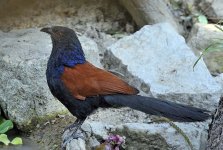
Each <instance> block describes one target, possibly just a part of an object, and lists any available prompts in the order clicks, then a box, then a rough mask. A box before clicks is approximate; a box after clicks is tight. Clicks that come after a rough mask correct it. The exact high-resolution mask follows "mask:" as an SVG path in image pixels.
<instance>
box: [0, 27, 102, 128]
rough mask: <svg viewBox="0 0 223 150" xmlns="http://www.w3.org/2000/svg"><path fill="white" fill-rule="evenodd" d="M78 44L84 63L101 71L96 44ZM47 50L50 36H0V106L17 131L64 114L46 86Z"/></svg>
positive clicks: (88, 41) (37, 33)
mask: <svg viewBox="0 0 223 150" xmlns="http://www.w3.org/2000/svg"><path fill="white" fill-rule="evenodd" d="M80 41H81V42H82V46H83V48H84V50H86V57H87V58H88V60H89V61H90V62H92V63H93V64H95V65H96V66H98V67H102V66H101V64H100V61H99V50H98V47H97V44H96V43H95V42H94V41H92V40H91V39H89V38H86V37H80ZM51 49H52V44H51V39H50V36H49V35H46V34H45V33H42V32H40V31H39V29H38V30H37V29H25V30H14V31H11V32H9V33H4V32H0V58H1V59H0V72H1V74H0V83H1V84H0V105H1V108H2V110H3V112H4V114H5V115H6V116H7V117H8V118H9V119H11V120H12V121H13V122H14V123H15V124H16V126H17V127H18V128H19V129H21V130H25V131H26V130H29V129H30V128H32V127H33V125H35V124H37V123H40V122H42V121H44V120H48V119H49V118H51V117H54V116H55V115H57V114H59V113H66V112H67V109H66V108H65V107H64V106H63V105H62V104H61V103H60V102H59V101H58V100H55V98H54V97H53V96H52V95H51V93H50V91H49V89H48V86H47V83H46V77H45V70H46V64H47V60H48V57H49V55H50V52H51Z"/></svg>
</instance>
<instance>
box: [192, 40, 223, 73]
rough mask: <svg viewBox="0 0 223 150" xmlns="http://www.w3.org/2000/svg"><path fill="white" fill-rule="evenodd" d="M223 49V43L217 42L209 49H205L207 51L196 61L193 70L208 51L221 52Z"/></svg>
mask: <svg viewBox="0 0 223 150" xmlns="http://www.w3.org/2000/svg"><path fill="white" fill-rule="evenodd" d="M222 48H223V43H222V42H219V41H218V42H215V43H212V44H210V45H209V46H208V47H207V48H205V50H204V51H203V52H202V53H201V55H200V56H199V58H198V59H197V60H196V62H195V63H194V65H193V70H194V67H195V66H196V65H197V63H198V61H199V60H200V59H201V57H202V56H203V55H204V54H205V53H207V52H208V51H219V50H222Z"/></svg>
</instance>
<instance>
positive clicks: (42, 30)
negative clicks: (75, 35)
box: [40, 28, 52, 34]
mask: <svg viewBox="0 0 223 150" xmlns="http://www.w3.org/2000/svg"><path fill="white" fill-rule="evenodd" d="M40 31H41V32H46V33H48V34H51V33H52V28H42V29H41V30H40Z"/></svg>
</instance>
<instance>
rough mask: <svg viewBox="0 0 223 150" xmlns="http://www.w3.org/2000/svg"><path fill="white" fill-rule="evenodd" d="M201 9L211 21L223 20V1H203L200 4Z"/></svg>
mask: <svg viewBox="0 0 223 150" xmlns="http://www.w3.org/2000/svg"><path fill="white" fill-rule="evenodd" d="M199 7H200V9H201V10H202V11H203V12H204V13H205V14H206V15H207V16H208V18H209V19H210V20H212V21H215V22H218V21H219V20H222V19H223V9H222V8H223V3H222V0H203V1H201V2H200V3H199Z"/></svg>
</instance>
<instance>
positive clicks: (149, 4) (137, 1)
mask: <svg viewBox="0 0 223 150" xmlns="http://www.w3.org/2000/svg"><path fill="white" fill-rule="evenodd" d="M120 2H121V3H122V4H123V5H124V6H125V8H126V9H127V10H128V11H129V13H130V14H131V15H132V17H133V19H134V21H135V22H136V24H137V25H138V26H140V27H142V26H144V25H147V24H155V23H160V22H169V23H170V24H171V25H172V26H173V27H174V28H175V29H176V30H177V31H179V32H180V33H183V30H182V26H180V25H179V23H178V22H177V21H176V18H174V16H173V14H172V13H171V11H170V10H169V9H168V7H167V2H166V1H163V0H156V1H154V0H120Z"/></svg>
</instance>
